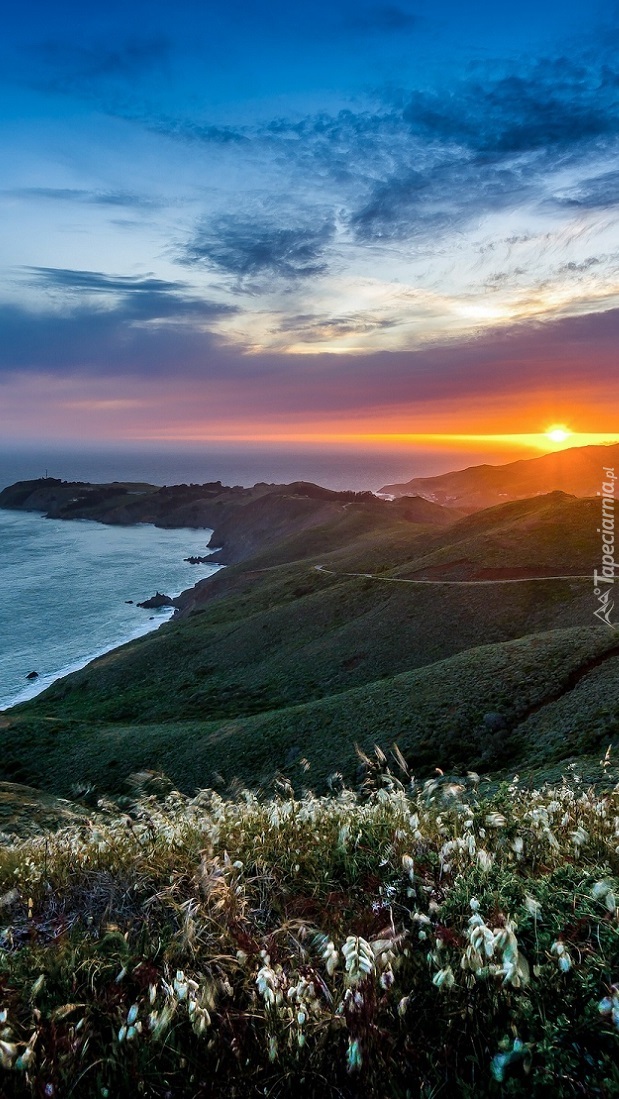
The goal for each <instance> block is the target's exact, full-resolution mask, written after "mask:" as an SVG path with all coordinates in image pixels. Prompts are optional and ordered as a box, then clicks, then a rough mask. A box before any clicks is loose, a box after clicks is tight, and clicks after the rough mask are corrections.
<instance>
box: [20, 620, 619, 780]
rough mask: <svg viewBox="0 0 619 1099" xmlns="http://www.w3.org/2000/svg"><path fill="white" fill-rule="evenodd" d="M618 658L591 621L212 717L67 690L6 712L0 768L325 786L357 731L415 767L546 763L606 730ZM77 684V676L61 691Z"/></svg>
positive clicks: (610, 732)
mask: <svg viewBox="0 0 619 1099" xmlns="http://www.w3.org/2000/svg"><path fill="white" fill-rule="evenodd" d="M618 670H619V639H617V637H616V636H615V635H614V634H613V633H612V632H611V631H609V630H607V629H606V628H605V627H604V628H603V627H590V628H588V629H572V630H559V631H551V632H548V633H544V634H539V635H531V636H528V637H526V638H523V639H520V640H517V641H511V642H506V643H503V644H498V645H487V646H483V647H481V648H477V649H470V650H467V651H466V652H464V653H462V654H460V655H458V656H455V657H452V658H450V659H448V660H444V661H441V662H439V663H438V664H431V665H429V666H426V667H423V668H420V669H418V670H416V671H413V672H405V673H403V674H400V675H397V676H391V677H388V678H385V679H377V680H375V681H373V682H372V683H370V684H369V685H366V686H363V687H359V688H356V689H353V690H348V691H343V692H340V693H333V694H331V695H329V696H328V697H326V698H323V699H320V700H316V701H312V702H306V703H304V704H301V705H298V704H297V705H290V706H281V707H279V708H277V709H271V710H267V711H265V712H263V713H259V714H252V715H249V716H241V715H238V714H237V715H235V716H233V717H228V718H225V719H223V720H222V719H220V720H213V718H212V716H211V715H210V714H209V711H208V709H204V711H203V713H202V715H201V717H194V718H193V719H191V720H190V719H188V718H186V717H184V715H183V713H182V710H181V707H180V704H179V710H180V712H179V713H176V714H175V715H174V716H168V719H167V720H165V721H164V720H162V717H161V716H159V718H156V717H155V716H152V717H151V718H150V719H149V720H145V719H142V720H140V722H131V721H129V722H127V721H126V720H125V721H123V720H122V719H119V718H114V717H113V716H111V717H110V716H106V715H105V706H104V702H102V710H103V713H102V714H101V715H100V716H99V717H96V716H95V717H91V718H90V719H88V718H84V717H83V716H77V715H79V712H80V711H79V706H78V705H77V703H76V704H75V706H74V715H73V716H71V717H70V718H69V719H67V717H66V716H64V715H62V707H59V708H58V709H59V710H60V714H58V713H57V714H56V716H55V717H52V716H51V714H50V713H49V712H48V713H46V714H45V718H44V719H42V718H41V717H40V716H39V715H40V714H41V710H42V709H43V706H44V703H43V702H41V703H40V704H39V705H38V706H37V707H34V706H33V705H31V706H29V707H24V706H22V707H20V708H19V710H17V711H15V712H14V716H13V718H12V720H13V727H12V730H11V737H10V740H9V741H8V742H7V743H6V746H5V750H4V753H3V760H2V764H1V767H2V772H1V773H2V774H4V775H7V776H10V777H16V778H19V779H20V781H28V782H30V783H32V784H33V785H35V786H41V787H44V788H45V787H47V788H50V789H53V790H55V791H57V792H60V793H62V794H63V795H65V796H68V795H70V793H71V790H72V788H73V786H74V784H76V783H79V782H87V783H92V784H94V785H96V786H97V787H98V788H100V789H103V790H105V789H119V788H122V784H123V781H124V779H125V778H126V776H127V775H128V774H129V773H130V772H131V771H134V770H140V769H143V768H149V767H151V768H152V767H154V768H157V769H161V770H163V771H165V773H166V774H168V775H169V776H170V777H171V778H172V779H173V780H174V782H175V783H176V784H177V785H179V786H180V787H181V788H182V789H184V790H187V791H191V790H193V789H194V788H195V787H196V786H197V785H202V784H204V785H212V784H215V785H216V786H220V787H221V788H225V787H228V785H229V784H232V785H234V783H235V782H241V783H244V784H247V785H250V786H251V785H253V786H256V785H260V784H264V785H266V786H268V785H269V784H270V782H271V780H272V778H273V775H274V774H275V773H278V772H279V773H283V774H286V775H287V776H288V777H289V778H290V779H291V781H293V783H294V785H295V787H296V788H302V787H304V786H306V785H308V784H310V785H312V786H314V787H315V788H317V789H320V790H325V789H327V786H328V784H329V776H331V775H332V774H333V773H334V772H342V773H343V776H344V778H345V779H346V781H347V782H349V783H353V784H354V783H355V782H358V781H361V779H362V778H363V774H362V773H360V771H359V760H358V758H357V756H356V753H355V748H354V745H355V742H356V743H357V744H358V745H359V746H360V747H361V748H362V749H363V750H364V751H365V752H369V751H371V750H372V749H373V746H374V744H376V743H377V744H379V745H381V746H382V747H383V748H384V749H385V750H387V749H388V748H389V747H390V746H391V745H392V744H393V743H394V742H397V744H398V746H399V748H400V750H401V752H402V753H403V755H404V757H405V758H406V760H407V761H408V763H409V764H410V766H411V767H413V768H414V769H417V770H419V771H420V772H421V773H424V772H425V773H428V771H432V770H433V769H434V767H436V766H439V767H441V768H443V769H453V768H467V767H473V768H474V769H478V770H481V771H487V770H496V769H497V768H501V767H505V766H508V765H511V766H514V767H518V768H521V767H523V766H527V765H529V764H538V765H542V766H543V765H550V764H553V763H556V762H557V761H560V760H564V759H566V758H569V757H571V756H575V755H578V754H581V753H592V752H595V753H597V755H598V756H599V753H600V752H603V751H604V750H605V749H606V747H607V745H608V743H609V742H610V741H612V740H613V739H614V738H616V736H617V734H618V733H619V687H618V686H617V683H618V682H619V679H618V677H617V672H618ZM598 692H599V697H598ZM85 693H86V692H85ZM74 694H75V695H77V696H78V697H79V694H80V690H79V687H78V688H77V689H76V690H75V692H72V695H71V701H73V697H74ZM88 695H90V691H88ZM103 697H105V695H104V696H103ZM596 697H597V698H598V702H597V704H593V700H594V699H596ZM46 701H47V700H46ZM89 709H90V707H89ZM109 709H111V706H110V707H108V710H109ZM45 710H46V711H52V713H53V710H54V707H53V705H50V704H46V705H45Z"/></svg>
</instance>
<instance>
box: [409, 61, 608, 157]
mask: <svg viewBox="0 0 619 1099" xmlns="http://www.w3.org/2000/svg"><path fill="white" fill-rule="evenodd" d="M618 107H619V83H618V78H617V73H615V72H614V71H612V70H610V69H607V68H605V69H603V70H602V72H599V71H596V70H592V69H590V68H588V67H586V66H585V65H579V64H577V63H575V62H573V61H571V60H569V59H567V58H564V57H559V58H556V59H554V60H553V59H546V60H541V61H537V62H536V63H535V64H534V65H532V66H530V67H529V68H528V69H525V70H524V71H519V72H508V73H506V74H502V75H499V76H494V77H493V76H492V75H491V74H490V75H489V74H487V73H484V76H483V78H479V77H474V78H473V79H470V80H469V81H467V82H463V83H461V84H459V85H456V86H454V87H452V88H451V89H450V90H445V91H443V92H440V93H439V92H424V91H416V92H414V93H413V95H412V96H411V97H410V100H409V102H408V105H407V106H406V108H405V110H404V119H405V120H406V122H407V123H408V124H409V125H410V127H411V130H412V131H413V132H414V133H416V134H418V135H419V136H421V137H423V138H424V139H426V140H430V141H440V142H443V143H453V144H456V145H462V146H466V147H468V148H470V149H473V150H475V151H476V152H478V153H484V154H491V155H492V154H495V155H496V154H498V155H504V154H510V153H512V154H513V153H522V152H527V151H531V150H537V149H546V148H550V147H557V146H571V145H574V144H575V143H576V144H579V143H582V142H588V141H591V140H593V139H596V138H600V137H607V136H609V135H615V134H617V133H619V113H618Z"/></svg>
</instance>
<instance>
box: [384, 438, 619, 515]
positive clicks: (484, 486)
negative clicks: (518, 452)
mask: <svg viewBox="0 0 619 1099" xmlns="http://www.w3.org/2000/svg"><path fill="white" fill-rule="evenodd" d="M604 466H607V467H609V466H610V467H615V468H617V469H618V470H619V443H615V444H612V445H609V446H586V447H571V448H570V449H568V450H561V451H557V452H556V453H554V454H544V455H542V456H541V457H540V458H525V459H521V460H520V461H517V462H510V463H509V464H507V465H503V466H491V465H480V466H470V467H469V468H468V469H462V470H457V471H456V472H454V473H444V474H441V475H440V476H438V477H413V478H412V479H411V480H410V481H406V482H404V483H403V484H394V485H384V486H383V488H382V489H381V490H380V491H381V492H382V493H386V494H391V495H393V496H396V497H398V496H423V497H424V499H426V500H430V501H432V502H434V503H437V504H441V505H443V506H444V507H458V508H467V509H473V508H486V507H491V506H492V505H493V504H499V503H502V502H504V501H505V500H521V499H524V498H525V497H528V496H537V495H540V494H543V493H548V492H554V491H555V490H558V491H561V492H567V493H570V494H571V495H573V496H595V495H596V493H598V492H600V491H601V486H602V481H603V479H604V470H603V467H604Z"/></svg>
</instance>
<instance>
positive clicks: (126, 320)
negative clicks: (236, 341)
mask: <svg viewBox="0 0 619 1099" xmlns="http://www.w3.org/2000/svg"><path fill="white" fill-rule="evenodd" d="M23 276H24V277H25V278H26V279H27V280H29V281H30V282H31V284H32V285H33V286H35V287H40V288H42V289H45V290H47V291H49V292H51V293H53V295H56V297H57V299H58V301H59V302H60V312H64V313H65V319H67V323H68V322H69V321H70V317H71V315H77V320H78V322H80V323H81V322H84V323H87V322H88V319H89V318H90V319H91V320H92V322H93V323H95V322H96V321H97V320H99V321H101V322H102V323H103V325H106V324H107V325H108V329H109V330H110V332H111V331H112V330H113V329H115V330H118V331H119V332H120V331H121V330H122V329H123V326H124V328H125V326H128V325H130V324H132V323H133V324H135V323H139V322H150V321H159V322H166V321H168V322H187V323H192V324H196V325H198V324H200V323H206V322H209V321H214V320H217V319H219V318H222V317H229V315H231V314H233V313H235V312H236V308H235V307H234V306H231V304H225V303H220V302H214V301H209V300H206V299H203V298H201V297H200V296H199V295H198V293H197V292H196V290H195V289H194V288H191V287H189V286H188V284H186V282H183V281H168V280H165V279H158V278H154V277H152V276H144V277H140V276H129V275H123V276H121V275H106V274H103V273H102V271H88V270H73V269H70V268H62V267H25V268H23ZM46 322H47V319H46V318H45V315H43V317H42V318H41V323H42V324H43V325H45V323H46ZM69 326H70V324H69Z"/></svg>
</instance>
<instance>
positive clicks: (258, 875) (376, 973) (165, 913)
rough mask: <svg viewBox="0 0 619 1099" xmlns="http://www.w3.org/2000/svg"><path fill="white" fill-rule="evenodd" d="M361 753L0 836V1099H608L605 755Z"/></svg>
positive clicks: (609, 813)
mask: <svg viewBox="0 0 619 1099" xmlns="http://www.w3.org/2000/svg"><path fill="white" fill-rule="evenodd" d="M396 762H398V761H396ZM401 764H402V761H401V760H400V761H399V765H400V768H401ZM365 766H366V771H367V775H368V779H367V784H366V788H365V790H364V792H363V793H362V794H361V795H355V794H353V793H351V792H350V791H348V790H346V789H341V788H340V790H339V792H337V789H338V787H341V781H340V779H339V778H338V776H337V775H334V776H332V780H331V785H332V787H333V789H334V792H333V793H332V794H331V795H329V796H325V797H317V796H316V795H314V794H312V793H309V792H308V793H305V794H304V795H303V796H302V797H299V798H295V797H294V796H293V795H292V791H291V789H290V788H286V787H285V786H283V787H282V788H281V790H280V792H279V795H278V796H277V797H275V798H271V799H266V800H264V799H260V798H258V797H256V796H255V795H254V794H252V793H250V792H247V791H245V792H239V794H238V796H237V797H236V798H235V799H222V798H221V797H220V796H219V795H217V794H216V793H214V792H212V791H201V792H199V793H198V794H197V795H196V796H194V797H192V798H187V797H185V796H183V795H182V794H180V793H179V792H178V791H174V790H172V789H170V786H169V784H167V785H166V782H165V780H163V779H162V778H161V777H159V776H155V775H152V774H142V775H140V776H136V779H135V784H136V787H137V788H138V789H137V792H136V794H135V796H134V797H133V798H132V799H127V800H126V801H125V802H124V804H123V805H122V806H119V804H118V803H112V802H109V801H101V802H99V804H98V805H97V806H96V807H94V808H91V810H90V813H91V817H90V820H84V821H83V822H79V823H75V824H72V825H69V826H66V827H64V828H62V829H60V830H59V831H57V832H56V833H55V834H47V833H45V834H42V835H41V836H39V837H37V838H30V839H27V840H24V841H21V842H15V843H13V844H5V845H4V846H2V847H1V848H0V891H1V893H0V904H1V907H2V931H1V942H2V951H1V953H0V1020H1V1024H0V1025H1V1026H2V1030H1V1031H0V1061H1V1062H2V1067H3V1069H4V1074H3V1094H4V1095H6V1096H7V1097H8V1099H10V1097H12V1096H29V1095H32V1096H37V1097H38V1096H43V1095H45V1096H52V1097H53V1096H61V1095H62V1096H67V1097H69V1096H72V1095H73V1096H80V1097H82V1096H83V1097H85V1099H90V1097H93V1099H94V1097H111V1096H114V1097H124V1096H129V1095H131V1096H133V1095H136V1094H138V1095H145V1096H153V1097H154V1096H161V1097H163V1096H174V1097H185V1096H187V1097H190V1096H191V1097H198V1096H204V1097H206V1096H213V1097H215V1099H219V1097H220V1096H221V1097H223V1096H232V1097H235V1096H236V1097H239V1099H241V1097H250V1096H252V1095H255V1096H264V1095H269V1096H282V1097H283V1096H286V1095H290V1094H291V1093H292V1092H294V1093H295V1094H298V1095H299V1096H300V1097H306V1099H313V1097H318V1096H320V1097H323V1096H339V1097H342V1096H343V1097H345V1099H352V1097H365V1099H373V1097H376V1099H379V1097H380V1099H391V1097H394V1099H404V1097H407V1096H408V1097H413V1096H415V1097H417V1096H425V1097H427V1099H430V1097H431V1096H432V1097H434V1096H439V1095H444V1096H456V1095H458V1096H465V1097H469V1099H472V1097H473V1096H475V1097H477V1096H489V1097H492V1096H500V1095H502V1096H534V1097H539V1099H542V1097H543V1099H545V1097H546V1096H548V1095H553V1096H558V1097H560V1099H562V1097H568V1096H569V1097H571V1096H577V1095H587V1096H600V1097H610V1096H613V1095H616V1094H617V1091H618V1089H619V1070H618V1069H617V1057H618V1054H619V1033H618V1026H619V991H618V990H617V987H616V982H617V981H618V980H619V922H618V910H617V898H619V877H618V875H619V787H618V786H617V785H615V783H616V780H617V777H619V776H618V775H617V774H616V773H615V772H614V771H613V768H612V767H610V766H609V761H608V758H607V759H606V760H605V761H604V763H603V772H604V773H603V776H602V777H603V779H604V781H605V783H606V785H607V787H609V788H608V789H607V791H606V792H605V793H599V791H598V792H596V790H594V789H592V788H586V787H585V786H584V785H583V783H582V780H581V778H580V776H579V775H578V774H577V773H576V771H575V769H574V768H572V769H571V770H570V771H568V772H567V774H566V776H565V777H564V778H563V779H562V780H561V782H560V783H558V784H557V785H556V786H555V787H542V788H536V789H526V788H525V787H524V786H523V785H522V784H521V783H520V782H519V780H518V779H514V780H513V781H511V782H510V783H509V784H508V783H504V784H502V785H500V786H498V787H497V786H495V787H494V788H490V787H489V786H488V787H486V786H484V784H483V783H481V785H480V783H479V779H478V776H476V775H469V776H467V777H465V778H464V779H462V780H453V779H442V778H440V777H438V778H435V779H433V780H429V781H427V782H425V783H421V784H419V783H415V782H414V781H412V780H411V778H410V775H408V774H407V773H406V769H405V768H404V769H403V770H402V769H400V770H398V769H397V768H396V767H394V765H393V763H392V765H391V769H390V768H389V767H388V766H387V761H386V759H385V757H384V755H383V754H382V753H380V752H378V753H377V754H376V755H374V754H373V755H372V756H371V757H366V759H365Z"/></svg>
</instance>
